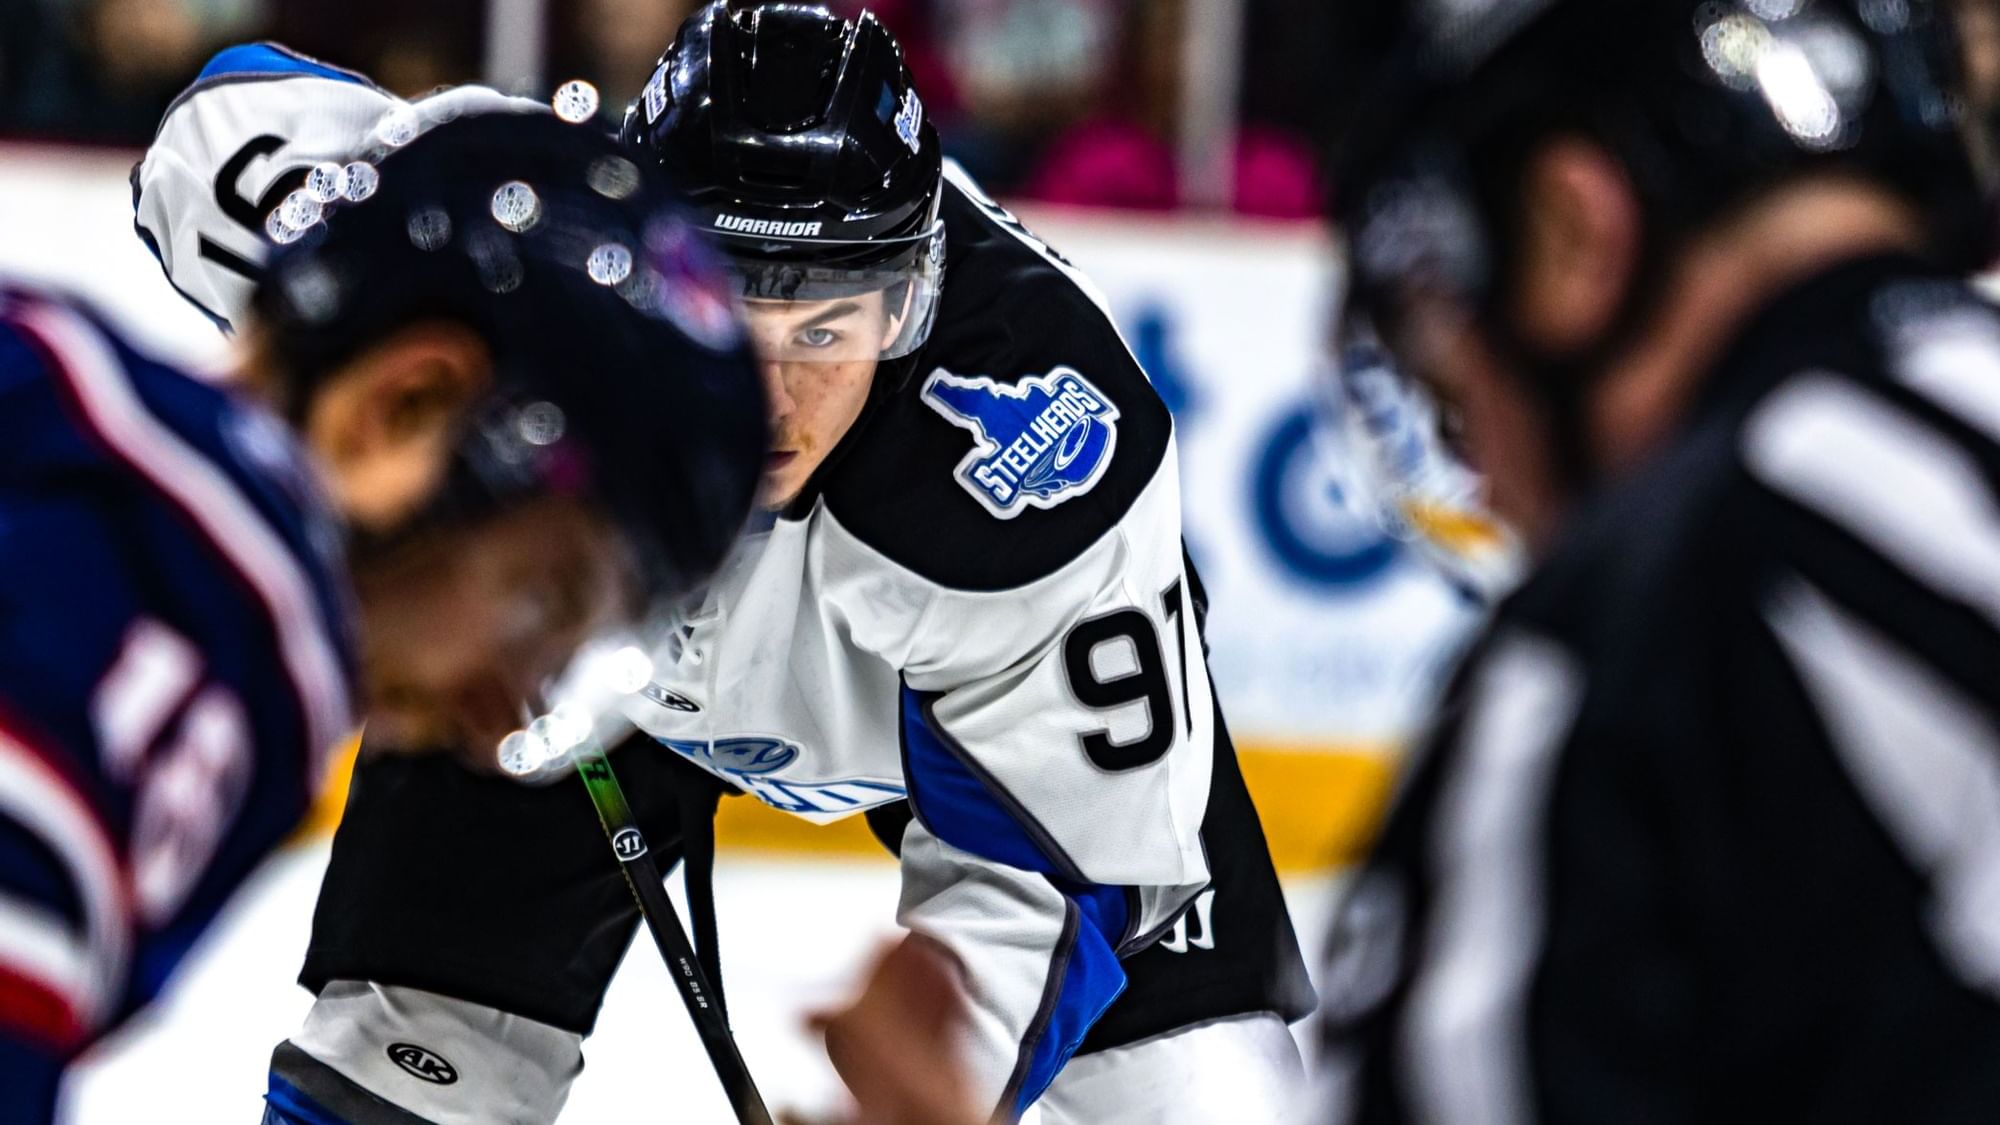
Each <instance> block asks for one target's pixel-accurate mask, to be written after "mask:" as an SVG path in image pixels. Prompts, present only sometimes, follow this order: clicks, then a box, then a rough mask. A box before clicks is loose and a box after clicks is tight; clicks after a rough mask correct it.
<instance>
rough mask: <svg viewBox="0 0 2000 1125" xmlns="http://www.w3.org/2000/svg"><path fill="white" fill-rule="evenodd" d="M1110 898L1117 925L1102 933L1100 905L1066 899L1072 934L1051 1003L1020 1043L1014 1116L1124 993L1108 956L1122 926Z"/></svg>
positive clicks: (1090, 899)
mask: <svg viewBox="0 0 2000 1125" xmlns="http://www.w3.org/2000/svg"><path fill="white" fill-rule="evenodd" d="M1100 889H1101V890H1104V891H1110V890H1111V888H1108V887H1106V888H1100ZM1112 898H1113V899H1114V900H1115V901H1116V902H1117V903H1118V907H1117V909H1116V917H1117V919H1118V921H1117V922H1116V928H1114V929H1110V930H1108V931H1107V929H1106V928H1105V919H1103V918H1102V917H1101V915H1102V913H1103V911H1104V904H1103V902H1102V901H1101V900H1100V898H1099V897H1097V896H1086V897H1084V898H1081V899H1075V898H1073V899H1072V900H1071V901H1072V902H1073V903H1074V904H1075V906H1074V910H1075V912H1076V914H1077V922H1076V933H1075V935H1074V936H1073V937H1072V938H1071V940H1070V943H1069V948H1068V950H1067V957H1066V959H1064V960H1063V962H1062V981H1061V983H1060V984H1057V985H1056V990H1055V995H1054V997H1053V1001H1054V1002H1053V1003H1049V1002H1048V999H1045V1000H1044V1003H1045V1004H1047V1008H1046V1012H1047V1018H1046V1019H1045V1020H1044V1021H1043V1022H1042V1024H1041V1026H1040V1027H1038V1028H1035V1029H1032V1030H1031V1031H1030V1032H1029V1041H1028V1042H1027V1043H1026V1044H1023V1046H1024V1047H1025V1048H1026V1049H1027V1067H1026V1070H1025V1072H1024V1073H1023V1074H1022V1077H1021V1085H1020V1089H1019V1092H1018V1093H1017V1094H1016V1095H1015V1096H1014V1107H1013V1115H1014V1116H1015V1117H1019V1116H1020V1115H1021V1114H1023V1113H1025V1112H1027V1109H1028V1107H1029V1106H1031V1105H1033V1104H1035V1101H1036V1099H1038V1098H1040V1097H1041V1096H1042V1094H1043V1092H1044V1091H1046V1090H1047V1089H1048V1088H1049V1083H1051V1082H1054V1081H1055V1078H1056V1075H1058V1074H1060V1073H1062V1068H1063V1066H1064V1064H1066V1063H1068V1062H1069V1060H1070V1056H1072V1055H1074V1054H1076V1049H1077V1047H1078V1046H1080V1045H1082V1043H1083V1037H1084V1036H1085V1035H1087V1034H1089V1032H1090V1029H1091V1028H1092V1027H1093V1026H1094V1025H1095V1024H1096V1023H1097V1021H1098V1020H1099V1019H1100V1018H1102V1017H1103V1015H1104V1012H1105V1009H1107V1008H1109V1007H1111V1002H1112V1001H1114V1000H1116V999H1118V997H1119V994H1121V993H1123V992H1124V991H1125V967H1124V966H1123V965H1120V964H1119V963H1118V954H1117V953H1115V952H1113V949H1114V943H1115V942H1116V941H1117V938H1116V936H1115V935H1116V934H1117V933H1118V930H1119V929H1122V928H1123V925H1124V923H1123V917H1124V913H1125V910H1124V898H1123V896H1121V895H1117V894H1116V892H1112Z"/></svg>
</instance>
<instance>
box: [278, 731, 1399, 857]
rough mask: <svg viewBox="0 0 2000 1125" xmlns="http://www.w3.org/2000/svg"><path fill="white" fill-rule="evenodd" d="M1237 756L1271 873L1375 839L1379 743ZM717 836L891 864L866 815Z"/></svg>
mask: <svg viewBox="0 0 2000 1125" xmlns="http://www.w3.org/2000/svg"><path fill="white" fill-rule="evenodd" d="M358 745H359V740H358V739H357V740H355V741H354V742H351V743H349V744H348V745H347V746H346V747H344V748H343V749H342V750H341V752H340V755H339V762H338V765H337V766H336V768H335V770H334V774H333V777H332V778H331V779H330V781H329V783H328V785H327V788H326V792H325V793H323V794H321V795H320V799H319V801H318V802H317V803H316V804H315V805H314V806H313V810H312V813H311V814H310V815H309V816H308V817H307V819H306V821H305V823H304V824H303V825H301V826H300V829H299V833H298V835H299V836H300V837H305V838H311V837H317V836H324V835H326V834H328V833H330V832H332V831H333V829H334V826H335V825H337V824H338V823H340V811H341V809H342V808H344V807H345V806H346V804H347V787H348V779H349V775H350V773H351V771H352V770H353V766H354V752H355V748H356V747H357V746H358ZM661 753H667V751H664V750H663V751H661ZM1236 753H1237V760H1238V761H1239V762H1240V763H1241V764H1242V767H1243V780H1244V784H1246V785H1247V786H1248V787H1249V789H1250V797H1251V799H1252V800H1253V801H1255V802H1256V804H1257V814H1258V816H1259V817H1261V818H1262V820H1263V822H1264V836H1265V838H1266V839H1267V840H1269V841H1270V844H1271V857H1272V859H1274V860H1275V861H1276V862H1277V865H1278V870H1279V871H1281V872H1284V873H1286V874H1307V873H1311V872H1315V871H1325V870H1330V869H1333V868H1336V867H1342V866H1345V865H1347V864H1350V863H1352V862H1354V861H1355V860H1356V859H1359V858H1360V856H1361V855H1362V853H1363V852H1364V851H1365V850H1366V849H1367V847H1368V843H1369V841H1370V840H1371V839H1373V837H1374V834H1375V829H1376V825H1377V823H1378V821H1379V820H1380V818H1381V815H1382V810H1383V808H1384V806H1385V805H1386V804H1387V802H1388V799H1389V790H1390V787H1391V785H1392V784H1393V782H1394V780H1395V767H1396V762H1397V760H1398V759H1397V756H1396V754H1395V753H1394V752H1393V751H1391V750H1389V749H1388V748H1386V747H1358V746H1347V747H1336V746H1324V745H1315V744H1310V743H1303V744H1296V745H1282V744H1274V743H1251V744H1248V745H1245V746H1243V747H1240V748H1238V750H1237V752H1236ZM715 839H716V845H717V848H718V849H719V850H722V851H737V852H755V853H759V854H766V855H769V854H780V855H795V856H800V857H804V858H824V859H878V860H882V861H884V862H887V861H888V859H889V855H888V853H887V852H886V851H884V850H883V849H882V845H881V844H880V843H878V842H876V840H875V835H874V833H872V832H870V831H869V830H868V822H867V819H866V818H864V817H861V816H851V817H848V818H847V819H846V820H841V821H836V822H835V823H833V824H827V825H820V824H814V823H812V822H811V821H808V820H803V819H800V818H799V817H796V816H791V815H789V814H787V813H782V812H779V811H778V810H776V809H774V808H772V807H770V806H769V805H766V804H764V803H763V802H761V801H758V800H755V799H753V798H750V797H740V798H732V799H729V800H725V801H723V802H722V807H721V809H720V811H719V812H718V813H717V814H716V821H715Z"/></svg>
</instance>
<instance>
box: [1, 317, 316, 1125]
mask: <svg viewBox="0 0 2000 1125" xmlns="http://www.w3.org/2000/svg"><path fill="white" fill-rule="evenodd" d="M243 421H245V416H244V415H242V414H241V413H240V411H239V410H238V409H237V408H236V407H234V406H232V405H231V401H230V400H227V399H226V398H225V397H223V396H222V392H220V391H218V390H216V389H215V388H211V387H207V386H205V385H202V384H199V383H197V382H195V381H193V380H190V379H187V378H186V377H184V376H181V375H179V374H178V373H175V372H172V371H169V370H168V369H165V368H163V367H160V366H159V365H157V364H153V363H151V362H150V361H147V360H145V359H143V358H142V357H139V356H138V355H137V354H136V353H133V352H131V351H129V350H127V349H125V348H123V347H122V345H121V344H120V343H119V342H118V341H117V340H116V339H115V337H113V336H112V335H111V334H110V333H108V332H107V331H105V330H104V329H103V328H102V327H101V326H100V325H98V324H97V323H96V322H95V321H93V320H92V319H90V318H89V317H88V316H87V315H85V314H84V313H83V312H82V311H81V310H79V309H77V308H75V307H71V306H67V305H63V304H61V303H58V302H54V301H49V300H44V299H40V298H36V297H32V296H28V295H25V294H0V437H4V438H6V439H8V441H7V445H8V449H9V454H8V456H7V457H6V458H4V459H0V1036H4V1037H5V1038H6V1039H7V1040H8V1041H9V1042H10V1043H11V1044H12V1045H13V1046H14V1048H16V1049H15V1050H14V1052H13V1054H14V1057H15V1058H16V1059H17V1060H19V1059H26V1058H28V1057H29V1056H30V1055H31V1054H33V1053H35V1052H39V1053H40V1055H42V1056H52V1057H55V1058H57V1059H59V1060H66V1059H67V1058H69V1057H70V1056H72V1055H73V1054H74V1053H75V1052H76V1051H77V1050H78V1049H80V1048H81V1047H83V1046H86V1045H88V1043H90V1042H91V1041H92V1040H94V1039H95V1038H96V1037H97V1036H99V1035H101V1034H102V1033H103V1032H105V1031H106V1030H108V1029H109V1028H110V1027H111V1026H113V1025H115V1024H116V1023H117V1021H118V1020H120V1019H121V1018H123V1017H124V1016H125V1015H126V1014H128V1013H129V1012H130V1011H132V1010H133V1009H134V1008H136V1007H138V1006H140V1005H142V1004H144V1003H145V1002H146V1001H148V1000H150V999H151V998H152V997H153V996H154V995H156V994H157V992H158V991H159V989H160V988H161V987H162V986H163V984H164V983H165V980H166V978H167V977H168V976H169V975H170V974H171V972H172V971H173V969H174V967H175V966H176V965H177V964H178V963H179V961H180V959H181V958H182V957H184V956H185V954H186V953H187V951H188V949H189V947H190V946H191V945H192V943H193V941H194V940H195V938H196V937H197V936H198V935H199V934H200V932H201V931H202V930H203V929H204V928H205V927H206V925H207V924H208V923H209V922H210V921H211V920H212V919H213V918H214V916H215V915H216V913H217V912H219V911H220V910H221V908H222V906H223V904H224V903H225V902H226V901H227V899H228V897H229V895H230V894H231V893H232V892H233V891H234V890H235V889H236V887H237V886H239V885H240V883H241V882H242V880H243V879H244V878H245V877H246V876H247V875H248V874H249V872H250V870H251V869H252V868H254V866H255V865H256V864H257V863H258V862H259V861H261V860H262V859H263V857H264V856H265V855H266V854H268V852H269V851H270V849H271V848H272V847H273V846H275V845H276V844H277V843H278V841H279V840H280V839H282V838H283V836H284V835H285V834H286V833H288V832H289V831H290V830H291V829H292V828H293V827H294V826H295V825H296V823H297V822H298V820H299V818H300V817H301V816H302V815H303V814H304V812H305V810H306V808H307V804H308V799H309V797H310V795H311V792H312V790H313V787H314V786H315V785H316V784H317V783H318V781H319V780H320V773H319V763H320V762H321V761H322V759H323V756H324V753H325V751H323V750H321V749H320V747H321V745H322V744H324V745H325V749H326V750H327V751H330V749H331V744H332V740H333V739H334V738H336V737H338V735H339V734H341V733H344V732H345V729H346V726H347V716H348V714H349V710H348V708H349V703H350V700H349V697H348V694H347V682H348V681H347V668H348V664H347V660H346V656H347V651H348V650H347V648H346V646H345V644H344V634H343V633H342V632H341V630H340V629H339V624H338V616H337V609H336V608H335V607H336V606H337V605H339V604H342V603H340V602H339V601H338V597H337V595H336V593H335V588H334V578H333V574H332V572H331V570H330V569H329V565H330V564H328V562H327V561H326V560H325V559H324V558H323V557H322V556H321V555H320V554H318V553H317V552H314V551H312V550H310V549H308V547H307V545H306V532H305V530H304V515H303V509H302V508H301V507H298V506H294V505H292V504H291V502H289V501H287V500H284V499H283V498H282V495H281V493H280V492H278V491H277V490H276V488H275V486H276V483H277V481H278V479H279V478H277V477H276V476H275V475H273V476H268V477H267V476H263V475H257V474H254V473H253V472H252V470H251V469H250V467H249V464H250V463H249V462H248V461H243V460H238V459H234V458H232V457H231V456H230V455H229V454H228V453H227V452H226V451H227V449H228V448H229V446H228V443H227V442H226V441H224V440H223V439H222V435H223V434H224V433H238V432H240V431H237V430H236V429H235V428H234V427H235V424H237V423H241V422H243ZM257 463H258V464H260V465H265V466H266V467H265V469H264V471H265V472H267V473H272V474H275V472H276V470H275V468H274V467H272V465H273V464H274V462H269V463H267V461H259V462H257ZM261 484H269V485H272V486H273V488H272V490H270V491H266V490H264V489H262V488H260V487H259V485H261ZM284 495H288V494H284ZM307 653H310V654H311V655H312V657H313V662H312V663H311V664H310V665H308V664H307V663H306V662H305V654H307ZM307 668H310V669H312V670H314V671H318V670H320V669H325V670H326V671H325V674H324V675H321V676H317V677H313V678H308V677H305V676H304V675H303V674H302V673H303V672H304V671H305V670H306V669H307ZM323 733H324V734H325V737H324V738H322V737H321V736H322V734H323ZM22 1065H23V1066H24V1067H25V1066H26V1065H27V1064H26V1063H25V1062H24V1063H22ZM10 1119H11V1118H10Z"/></svg>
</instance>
